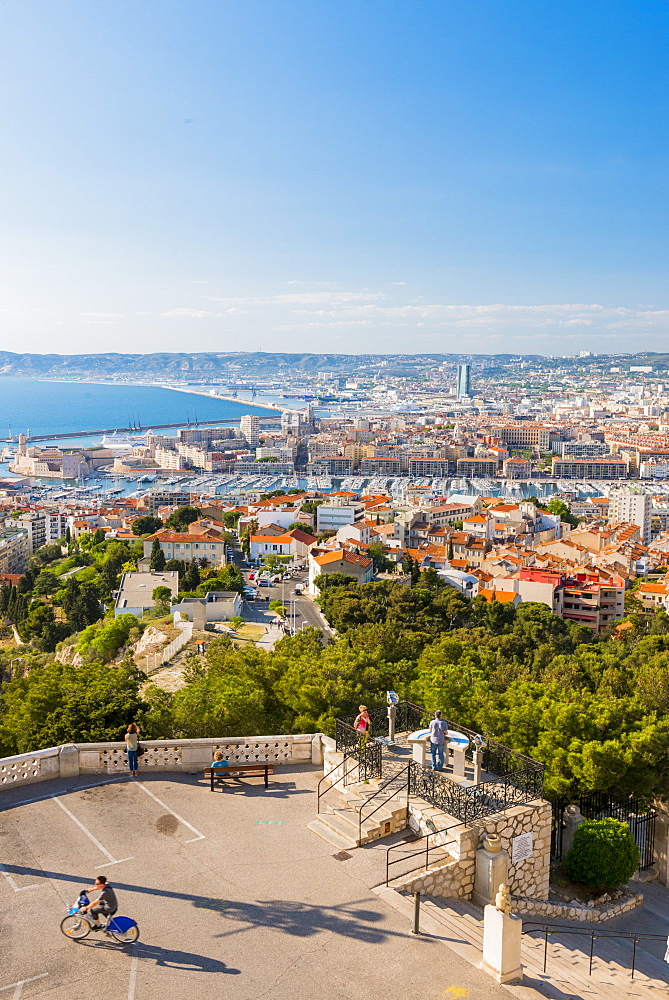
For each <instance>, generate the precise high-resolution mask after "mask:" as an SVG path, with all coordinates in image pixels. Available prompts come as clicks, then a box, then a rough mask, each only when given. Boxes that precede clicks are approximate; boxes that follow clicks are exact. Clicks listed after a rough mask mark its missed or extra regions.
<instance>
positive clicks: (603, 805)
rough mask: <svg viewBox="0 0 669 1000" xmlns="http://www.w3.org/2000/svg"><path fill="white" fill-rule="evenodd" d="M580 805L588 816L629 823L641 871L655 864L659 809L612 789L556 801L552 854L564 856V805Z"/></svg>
mask: <svg viewBox="0 0 669 1000" xmlns="http://www.w3.org/2000/svg"><path fill="white" fill-rule="evenodd" d="M571 803H574V804H575V805H578V807H579V808H580V810H581V812H582V814H583V816H585V818H586V819H604V818H606V817H608V816H612V817H613V818H614V819H618V820H620V821H621V822H622V823H626V824H627V826H628V827H629V828H630V831H631V833H632V836H633V837H634V841H635V843H636V845H637V847H638V848H639V871H645V870H646V869H648V868H651V867H652V866H653V864H654V863H655V826H656V819H657V812H656V810H655V809H654V808H653V806H652V805H649V804H648V802H646V801H644V800H643V799H640V798H638V797H637V796H635V795H630V796H628V797H624V796H620V795H618V796H615V795H612V794H611V793H610V792H587V793H585V794H583V795H576V796H573V797H563V798H559V799H555V800H554V802H553V823H552V829H551V856H552V857H553V858H555V859H556V860H560V858H561V857H562V837H563V828H564V824H563V816H564V810H565V807H566V806H568V805H570V804H571Z"/></svg>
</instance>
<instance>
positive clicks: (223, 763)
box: [211, 750, 228, 767]
mask: <svg viewBox="0 0 669 1000" xmlns="http://www.w3.org/2000/svg"><path fill="white" fill-rule="evenodd" d="M211 766H212V767H227V766H228V762H227V760H226V759H225V757H224V756H223V754H222V753H221V751H220V750H217V751H216V753H215V754H214V759H213V760H212V762H211Z"/></svg>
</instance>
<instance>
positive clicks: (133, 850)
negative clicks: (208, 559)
mask: <svg viewBox="0 0 669 1000" xmlns="http://www.w3.org/2000/svg"><path fill="white" fill-rule="evenodd" d="M318 777H319V772H318V770H317V769H316V768H313V767H311V766H310V765H300V766H298V765H287V766H285V767H281V768H278V769H277V773H276V775H275V781H274V783H273V784H272V785H271V786H270V788H269V790H268V791H265V789H264V788H263V785H262V779H249V780H248V782H246V783H244V784H242V783H240V784H239V785H238V786H237V787H235V789H234V790H229V791H226V792H223V791H217V792H215V793H213V794H212V793H211V792H210V791H209V790H208V787H206V786H205V785H204V783H203V781H202V779H201V778H198V777H197V776H192V777H191V776H178V777H176V776H167V775H164V776H161V775H154V776H153V777H144V776H142V777H140V780H139V781H137V782H132V781H130V780H129V779H122V780H118V779H113V780H109V779H106V778H105V776H103V775H100V776H99V777H98V778H97V779H94V778H89V779H83V778H80V779H73V780H71V781H68V782H65V781H56V782H48V783H47V782H45V783H41V784H38V785H32V786H27V787H24V788H17V789H11V790H9V791H7V792H3V793H2V802H1V805H2V807H3V811H2V812H0V857H1V859H2V866H3V869H4V871H2V872H0V934H1V937H0V940H1V941H2V948H1V949H0V1000H1V997H2V996H7V997H13V998H14V1000H18V998H20V997H23V1000H28V998H30V997H43V998H49V1000H71V998H72V997H73V996H75V997H84V996H93V995H97V996H103V997H104V998H105V1000H140V998H141V1000H154V998H159V1000H189V998H195V997H197V998H201V997H226V998H231V1000H261V998H263V1000H264V998H268V1000H269V998H271V1000H321V998H322V1000H351V998H357V997H359V996H360V997H364V1000H388V998H401V1000H437V998H444V997H445V998H453V1000H458V998H462V997H464V996H465V995H466V994H465V992H464V991H465V990H468V997H469V1000H502V998H504V1000H508V997H509V994H508V993H507V992H506V991H505V990H504V989H502V988H500V987H498V986H496V985H495V984H494V983H493V982H492V981H491V980H490V979H489V978H488V977H487V976H485V975H484V974H483V973H481V972H479V971H478V970H477V969H474V968H472V967H471V966H470V965H469V964H467V963H466V962H465V961H463V960H462V959H460V958H459V957H458V956H456V955H455V954H453V953H452V952H450V951H449V950H448V949H446V948H445V947H444V946H443V945H441V944H439V943H437V942H435V941H432V940H430V939H429V938H416V937H414V936H412V935H411V934H410V932H409V931H410V928H409V926H408V923H407V921H406V919H405V918H404V917H403V916H401V915H400V914H398V913H397V912H395V911H394V910H392V909H390V908H389V907H387V906H386V904H385V903H384V902H383V901H382V900H380V899H379V898H378V897H377V896H376V895H375V894H374V893H373V892H371V891H370V889H371V887H372V886H374V885H377V884H378V883H379V882H381V881H382V880H383V878H384V864H385V850H386V848H385V845H380V844H377V845H371V846H370V847H369V848H364V849H362V850H359V851H356V852H354V853H353V856H352V857H351V858H350V859H349V860H344V861H337V860H335V859H334V858H333V856H332V855H333V852H334V849H333V848H332V847H330V846H329V845H328V844H326V843H325V842H324V841H322V840H320V839H319V838H318V837H316V836H315V835H314V834H312V833H311V832H310V831H309V830H307V828H306V824H307V822H308V821H309V820H310V819H311V818H312V817H313V815H314V812H315V795H314V790H315V788H316V784H317V781H318ZM105 781H106V782H107V783H102V782H105ZM86 786H89V787H86ZM100 866H102V867H100ZM98 873H104V874H106V875H107V876H108V877H109V879H110V880H111V881H112V883H113V885H114V886H115V888H116V890H117V892H118V896H119V903H120V912H121V913H125V914H128V915H130V916H132V917H134V918H135V919H136V920H137V921H138V923H139V925H140V929H141V939H140V941H139V943H138V944H137V945H135V946H133V947H123V946H120V945H117V944H113V943H110V942H109V941H108V940H107V939H105V938H100V937H99V936H98V935H95V936H93V935H91V938H89V939H87V940H86V941H84V942H82V943H76V942H73V941H70V940H68V939H66V938H65V937H64V936H63V935H62V934H61V933H60V930H59V924H60V920H61V918H62V917H63V916H64V915H65V912H66V909H67V906H68V905H69V904H71V902H73V901H74V900H75V899H76V897H77V895H78V892H79V890H80V889H81V888H82V887H83V886H87V885H89V886H90V885H92V882H93V879H94V877H95V875H96V874H98ZM22 981H25V982H24V985H23V986H17V985H16V984H17V983H21V982H22Z"/></svg>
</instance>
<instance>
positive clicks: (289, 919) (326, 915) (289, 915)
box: [195, 899, 427, 944]
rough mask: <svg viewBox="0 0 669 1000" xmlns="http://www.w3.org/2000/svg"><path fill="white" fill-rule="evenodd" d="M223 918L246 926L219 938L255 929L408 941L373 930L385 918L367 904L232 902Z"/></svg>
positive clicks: (374, 941)
mask: <svg viewBox="0 0 669 1000" xmlns="http://www.w3.org/2000/svg"><path fill="white" fill-rule="evenodd" d="M195 906H207V903H206V902H204V901H203V902H202V903H198V902H195ZM221 916H223V917H224V918H225V919H227V920H231V921H234V922H235V923H239V924H245V925H246V926H243V927H235V928H232V929H231V930H230V931H226V932H225V933H224V934H222V935H219V936H220V937H228V936H229V935H230V934H239V933H241V932H242V931H244V930H250V929H251V928H253V927H271V928H272V929H273V930H278V931H282V932H283V933H285V934H291V935H294V936H296V937H312V936H313V935H314V934H320V933H321V932H323V931H327V932H328V933H330V934H338V935H340V936H342V937H350V938H355V939H356V940H357V941H364V942H366V943H367V944H380V943H381V942H382V941H385V940H387V939H389V938H392V937H406V934H403V933H398V932H396V931H389V930H387V929H384V928H381V927H377V926H372V925H376V924H378V923H379V921H383V920H384V919H385V918H384V916H383V914H382V913H378V912H376V911H375V910H369V909H365V908H364V901H360V902H353V903H346V904H344V905H340V906H315V905H312V904H310V903H300V902H291V901H289V900H284V899H274V900H256V901H255V902H252V903H251V902H249V903H241V902H231V901H229V902H227V903H226V905H225V906H224V907H223V908H222V909H221ZM426 940H427V939H426Z"/></svg>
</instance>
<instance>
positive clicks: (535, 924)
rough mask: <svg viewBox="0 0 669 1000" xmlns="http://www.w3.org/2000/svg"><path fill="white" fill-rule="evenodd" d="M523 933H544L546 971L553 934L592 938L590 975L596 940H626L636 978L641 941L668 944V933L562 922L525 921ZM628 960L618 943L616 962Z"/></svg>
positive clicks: (632, 971)
mask: <svg viewBox="0 0 669 1000" xmlns="http://www.w3.org/2000/svg"><path fill="white" fill-rule="evenodd" d="M523 934H543V936H544V972H545V971H546V966H547V963H548V938H549V935H551V934H556V935H559V936H560V937H562V936H563V935H574V934H580V935H581V937H586V938H588V937H589V938H590V949H589V952H590V954H589V959H590V964H589V968H588V975H589V976H591V975H592V963H593V959H594V958H595V942H596V941H598V940H602V941H608V940H611V941H614V940H615V941H619V942H624V941H626V942H627V943H628V944H630V945H631V954H630V971H631V974H632V975H631V978H632V979H634V972H635V969H636V964H637V945H638V943H639V941H658V942H661V943H662V944H666V941H667V935H666V934H641V933H638V932H637V931H600V930H590V928H586V927H579V928H575V929H572V928H571V927H563V926H562V925H560V924H546V923H543V921H539V920H537V921H534V920H530V921H525V920H524V921H523ZM625 962H626V956H625V953H624V951H623V948H622V947H621V945H620V944H618V945H616V963H617V964H619V965H623V964H624V963H625Z"/></svg>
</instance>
